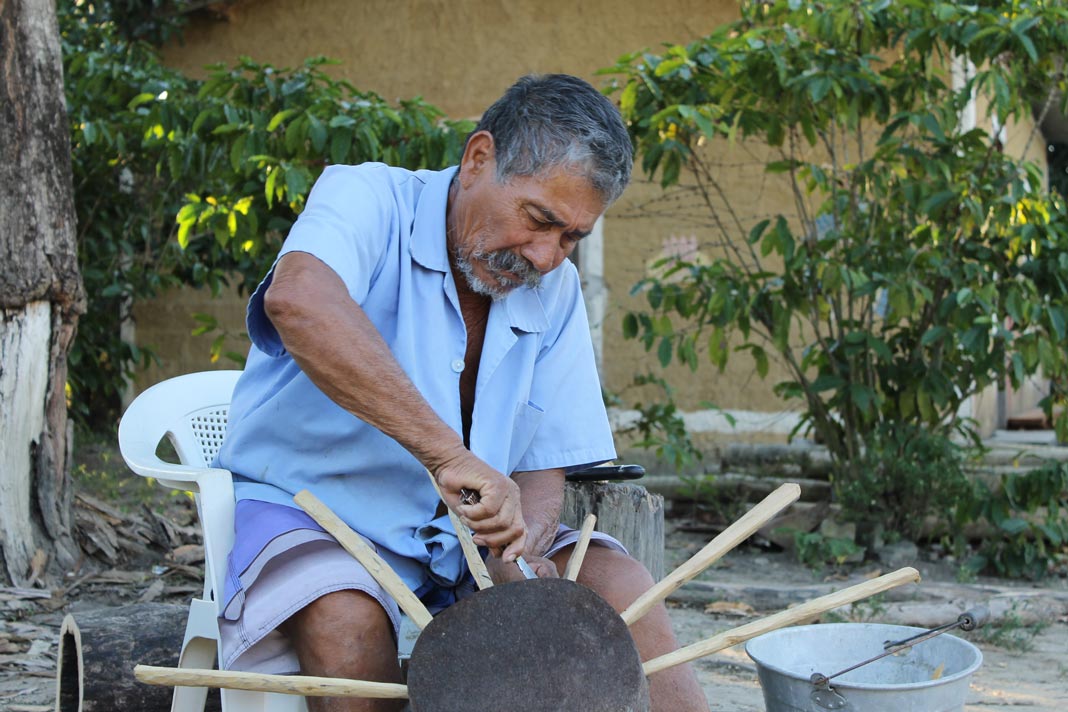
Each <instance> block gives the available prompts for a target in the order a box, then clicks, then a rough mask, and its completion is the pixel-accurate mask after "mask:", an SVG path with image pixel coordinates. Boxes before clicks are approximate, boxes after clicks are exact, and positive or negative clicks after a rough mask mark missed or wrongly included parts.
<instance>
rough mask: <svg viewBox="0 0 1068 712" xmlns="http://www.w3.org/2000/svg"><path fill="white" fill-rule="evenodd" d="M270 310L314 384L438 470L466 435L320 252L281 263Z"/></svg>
mask: <svg viewBox="0 0 1068 712" xmlns="http://www.w3.org/2000/svg"><path fill="white" fill-rule="evenodd" d="M265 308H266V311H267V316H268V317H269V318H270V319H271V322H272V323H273V324H274V326H275V329H277V330H278V334H279V336H280V337H281V338H282V342H283V343H284V344H285V347H286V350H287V351H288V352H289V353H290V355H291V356H292V357H293V359H294V360H295V361H296V362H297V364H298V365H299V366H300V368H301V370H303V371H304V373H306V374H307V375H308V377H309V378H310V379H311V380H312V382H313V383H315V385H316V386H317V387H318V388H319V389H320V390H322V391H323V392H324V393H325V394H326V395H327V396H329V397H330V399H331V400H333V401H334V402H335V403H337V404H338V405H340V406H341V407H342V408H344V409H345V410H347V411H349V412H350V413H353V414H354V415H356V416H357V417H358V418H360V419H361V420H363V421H364V422H366V423H368V424H370V425H373V426H374V427H376V428H378V429H379V430H381V431H382V432H383V433H385V434H386V435H388V436H389V437H391V438H393V439H394V440H396V441H397V442H398V443H400V444H401V445H402V446H403V447H404V448H405V449H407V450H408V451H409V452H411V453H412V454H413V455H414V456H415V457H416V458H417V459H418V460H419V461H420V462H422V463H423V464H424V465H425V466H426V467H427V468H429V469H430V470H431V471H432V472H436V471H437V470H438V469H439V468H440V467H441V466H442V465H443V464H444V463H445V462H446V461H447V460H448V459H450V458H452V457H457V456H458V455H459V454H460V451H462V450H463V449H464V446H463V441H462V440H461V439H460V436H459V435H458V434H457V433H456V431H454V430H453V429H452V428H450V427H449V426H448V424H446V423H445V422H444V421H442V420H441V418H439V417H438V415H437V413H435V412H434V410H433V408H431V407H430V404H429V403H427V402H426V400H425V399H424V398H423V396H422V395H421V394H420V393H419V391H418V390H417V389H416V388H415V386H414V385H413V384H412V382H411V380H410V379H409V378H408V375H407V374H406V373H405V372H404V370H403V369H402V368H401V367H400V365H399V364H398V363H397V362H396V360H395V359H394V358H393V354H392V353H391V352H390V350H389V347H388V346H387V345H386V343H385V341H384V340H383V339H382V337H381V335H380V334H379V333H378V330H377V329H376V328H375V326H374V324H373V323H371V320H370V319H368V318H367V315H366V314H365V313H364V312H363V310H362V309H361V308H360V307H359V305H357V304H356V303H355V302H353V301H352V299H351V298H350V297H349V295H348V290H347V289H346V287H345V284H344V282H342V281H341V278H340V277H338V276H337V274H336V273H335V272H334V271H333V270H332V269H331V268H329V267H328V266H326V265H325V264H323V263H322V262H320V261H319V260H318V259H317V258H315V257H313V256H311V255H308V254H304V253H291V254H288V255H286V256H285V257H283V258H282V260H281V261H280V262H279V264H278V265H277V267H276V268H275V274H274V279H273V281H272V284H271V286H270V288H269V290H268V292H267V296H266V299H265Z"/></svg>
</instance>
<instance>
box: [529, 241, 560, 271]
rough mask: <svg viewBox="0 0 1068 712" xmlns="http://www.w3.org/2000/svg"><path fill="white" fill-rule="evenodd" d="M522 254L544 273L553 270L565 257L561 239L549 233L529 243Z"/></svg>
mask: <svg viewBox="0 0 1068 712" xmlns="http://www.w3.org/2000/svg"><path fill="white" fill-rule="evenodd" d="M520 254H522V255H523V257H524V258H526V259H527V261H529V262H530V263H531V264H532V265H534V268H535V269H536V270H538V271H539V272H541V273H542V274H547V273H549V272H552V271H553V270H554V269H556V267H557V266H559V264H560V263H561V262H562V261H563V259H564V254H563V251H562V250H561V249H560V241H559V240H558V239H556V238H554V237H550V236H547V235H546V236H540V237H539V238H538V239H536V240H534V241H533V242H531V243H529V244H527V245H526V246H525V247H524V248H523V249H522V250H521V251H520Z"/></svg>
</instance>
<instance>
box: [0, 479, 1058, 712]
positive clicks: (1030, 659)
mask: <svg viewBox="0 0 1068 712" xmlns="http://www.w3.org/2000/svg"><path fill="white" fill-rule="evenodd" d="M90 499H91V502H92V503H93V504H87V503H86V501H85V500H81V501H80V505H79V506H80V507H81V508H82V510H85V511H89V510H91V513H93V514H94V516H97V517H98V518H99V517H101V516H104V517H105V519H107V521H108V522H111V523H112V525H113V527H114V529H115V530H116V531H119V532H127V533H130V536H131V537H132V536H134V535H135V534H138V532H140V534H139V536H140V537H141V539H143V540H145V541H142V542H141V543H139V544H136V546H135V545H133V544H130V545H128V546H127V547H126V548H127V549H129V551H126V552H125V553H124V550H123V540H122V538H121V536H120V537H119V538H118V540H117V541H118V546H117V547H113V548H115V549H116V551H115V558H114V559H113V560H112V561H111V562H110V563H111V568H106V567H97V569H96V570H93V571H92V572H91V573H85V574H80V575H77V576H73V577H71V578H70V580H69V581H68V582H66V583H65V585H64V587H60V588H55V589H53V590H51V591H42V590H40V589H38V590H35V591H27V590H23V589H2V588H0V710H8V711H10V712H47V711H50V710H52V709H53V708H54V705H55V665H56V648H57V640H58V632H59V626H60V623H61V621H62V618H63V615H64V614H66V613H68V612H74V613H75V616H77V614H78V613H79V612H84V611H88V610H94V609H98V608H101V607H113V606H119V605H123V604H127V603H133V602H138V601H154V602H166V603H181V602H184V601H187V600H188V598H189V596H190V595H191V594H193V593H194V592H196V591H198V590H199V587H200V583H199V581H198V580H197V578H196V576H195V572H196V571H197V570H198V566H197V563H198V562H197V553H198V552H197V543H196V541H195V536H196V533H195V527H194V526H192V508H191V505H190V503H189V501H188V500H183V498H182V497H181V496H178V495H171V496H170V499H168V500H167V502H165V505H166V506H165V510H166V512H167V517H168V521H170V522H171V523H172V524H173V526H171V527H170V528H169V529H168V527H167V526H156V527H155V528H156V529H162V530H163V533H162V534H160V535H159V537H158V538H160V539H168V537H169V539H168V540H169V542H170V543H169V545H168V546H167V547H161V546H159V545H157V544H153V543H152V541H150V539H151V536H149V535H148V534H146V533H145V532H146V531H148V529H150V528H152V527H150V526H149V524H150V523H151V520H152V516H153V515H150V514H149V513H148V512H147V509H148V508H147V507H145V506H143V503H142V506H141V507H140V508H138V507H129V506H125V507H123V508H121V509H120V508H110V510H109V505H108V504H107V503H105V502H102V501H100V500H97V499H92V498H90ZM157 504H158V502H157ZM94 505H95V506H94ZM101 508H103V509H104V510H109V512H110V513H108V512H105V514H104V515H101V514H100V512H101V511H102V510H101ZM105 515H106V516H105ZM88 516H89V515H88V514H86V513H85V512H84V511H83V512H82V515H81V517H82V519H85V520H86V521H88V520H87V519H86V518H87V517H88ZM116 522H118V523H116ZM138 522H140V524H137V523H138ZM146 522H147V523H146ZM98 525H99V522H98ZM135 525H136V526H135ZM138 527H141V528H140V529H139V528H138ZM667 529H668V538H667V562H668V570H671V569H672V568H674V567H675V566H677V565H678V564H679V563H681V562H682V561H684V560H685V559H687V558H689V556H690V555H692V554H693V553H694V552H696V551H697V550H698V549H700V548H701V547H702V546H703V545H704V544H705V543H706V542H707V541H708V540H709V539H710V538H711V537H712V536H713V535H714V532H709V531H693V530H692V529H691V528H689V527H688V523H687V521H686V520H684V519H679V520H676V519H674V518H669V520H668V526H667ZM97 531H98V535H99V530H97ZM104 544H106V542H103V543H102V544H101V545H102V546H103V545H104ZM168 548H169V551H168ZM165 552H166V553H165ZM904 553H905V556H904V557H899V558H903V559H904V560H900V561H894V562H890V563H891V564H892V565H887V566H885V567H882V568H880V566H879V565H876V564H871V563H868V564H862V565H856V566H855V567H853V568H852V569H849V570H844V571H835V572H827V571H825V572H822V573H818V572H814V571H812V570H810V569H808V568H805V567H803V566H801V565H800V564H798V563H797V562H796V560H795V559H794V557H793V556H792V555H791V554H788V553H783V552H776V551H772V550H771V549H766V548H759V547H756V546H749V547H742V548H739V549H737V550H735V551H733V552H731V553H730V554H728V555H727V556H726V557H725V558H724V559H723V560H722V561H721V562H719V563H718V564H717V565H716V566H715V567H713V568H712V569H711V570H709V571H707V572H705V573H704V574H702V575H701V576H699V577H698V579H696V580H695V581H693V582H691V583H689V584H687V585H685V586H684V587H683V588H681V589H680V590H679V591H677V592H676V593H675V594H674V595H673V596H672V597H671V599H669V606H670V611H671V617H672V620H673V622H674V624H675V628H676V632H677V634H678V637H679V639H680V642H681V643H683V644H689V643H692V642H695V641H697V640H700V639H703V638H706V637H708V636H711V635H713V634H715V633H718V632H721V631H723V630H726V629H729V628H732V627H734V626H737V625H741V624H743V623H746V622H749V621H752V620H755V619H757V618H760V617H762V616H766V615H768V614H770V613H773V612H776V611H778V610H782V609H784V608H786V607H788V606H791V605H795V604H797V603H800V602H803V601H805V600H809V599H811V598H815V597H817V596H819V595H823V594H825V593H829V592H831V591H832V590H836V589H839V588H843V587H845V586H847V585H850V584H851V583H855V582H857V581H860V580H863V579H864V578H870V577H873V576H875V575H877V574H879V573H885V572H887V571H889V570H891V568H896V567H897V566H901V565H910V566H915V567H916V568H917V569H919V570H920V572H921V574H922V575H923V579H924V580H923V581H922V582H921V583H919V584H910V585H908V586H906V587H902V588H901V589H897V590H895V591H892V592H888V593H887V594H884V595H883V596H880V597H878V598H877V599H874V600H869V601H867V602H864V603H860V604H856V605H854V606H852V607H849V608H848V609H845V610H839V611H835V612H833V613H832V614H829V615H826V616H824V617H823V619H822V620H823V621H824V622H827V621H856V622H879V623H893V624H901V625H917V626H921V627H925V628H926V627H934V626H936V625H940V624H943V623H948V622H951V621H954V620H955V619H956V617H957V615H958V614H959V613H961V612H962V611H964V610H966V609H967V608H969V607H971V606H974V605H976V604H984V605H987V606H988V607H989V608H990V610H991V613H992V620H991V623H989V624H987V625H986V626H984V627H983V628H982V629H980V630H978V631H975V632H973V633H969V634H960V635H961V637H965V638H967V639H970V640H971V641H972V642H974V643H976V644H977V645H978V646H979V648H980V649H981V650H982V652H983V656H984V661H983V664H982V666H981V667H980V668H979V670H978V671H977V672H976V673H975V674H974V676H973V677H972V680H971V690H970V694H969V696H968V701H967V706H966V707H965V709H966V710H968V711H969V712H979V711H984V712H985V711H988V710H1009V709H1013V710H1015V709H1019V708H1023V709H1028V710H1034V711H1035V712H1060V711H1061V710H1064V709H1068V655H1066V653H1068V580H1066V579H1065V578H1064V577H1054V578H1051V579H1048V580H1046V581H1043V582H1042V584H1041V586H1032V585H1028V584H1023V583H1016V582H1008V581H1004V580H999V579H985V578H984V579H980V580H977V581H974V582H971V583H966V584H965V583H958V582H957V581H956V576H955V567H954V566H953V565H952V563H951V562H946V561H945V560H944V559H939V558H934V557H932V556H930V555H928V554H926V553H924V552H922V551H921V552H909V551H906V552H904ZM910 554H911V556H910ZM813 656H814V660H815V661H816V662H815V664H816V666H817V669H819V670H820V671H821V672H825V673H827V674H831V673H832V672H833V671H830V670H823V669H821V668H820V667H819V664H818V656H819V651H813ZM857 662H860V661H859V660H858V661H857ZM696 670H697V674H698V676H699V678H700V681H701V684H702V686H703V688H704V690H705V693H706V695H707V697H708V701H709V703H710V705H711V707H712V709H714V710H733V711H735V712H745V711H748V710H764V709H765V707H764V701H763V697H762V693H761V689H760V685H759V682H758V680H757V674H756V668H755V665H754V663H753V662H752V661H751V660H750V659H749V658H748V657H747V655H746V654H745V651H744V646H742V645H738V646H735V647H734V648H730V649H727V650H724V651H722V652H719V653H716V654H714V655H712V656H710V657H707V658H704V659H702V660H700V661H698V662H697V663H696Z"/></svg>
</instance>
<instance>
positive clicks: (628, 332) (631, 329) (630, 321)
mask: <svg viewBox="0 0 1068 712" xmlns="http://www.w3.org/2000/svg"><path fill="white" fill-rule="evenodd" d="M637 335H638V317H637V316H635V315H634V313H633V312H628V313H627V314H626V315H625V316H624V317H623V338H624V339H633V338H634V337H635V336H637Z"/></svg>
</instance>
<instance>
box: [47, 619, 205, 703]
mask: <svg viewBox="0 0 1068 712" xmlns="http://www.w3.org/2000/svg"><path fill="white" fill-rule="evenodd" d="M188 613H189V608H188V607H187V606H177V605H171V604H165V603H142V604H136V605H130V606H121V607H118V608H104V609H100V610H98V611H91V612H87V613H77V614H70V615H68V616H67V617H66V618H65V619H64V620H63V625H62V627H61V628H60V635H59V655H58V660H57V663H56V708H55V709H56V712H104V711H105V710H106V711H107V712H114V711H115V710H139V711H142V712H156V711H157V710H158V711H159V712H165V711H166V710H169V709H170V708H171V694H172V688H170V687H160V686H156V685H145V684H142V683H140V682H137V681H136V680H135V679H134V676H133V668H134V665H137V664H144V665H159V666H165V667H166V666H174V665H177V664H178V653H179V651H180V650H181V647H182V638H183V636H184V634H185V621H186V616H187V615H188ZM219 709H221V707H220V704H219V695H218V692H217V691H216V692H214V693H209V695H208V701H207V706H206V707H205V710H219Z"/></svg>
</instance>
